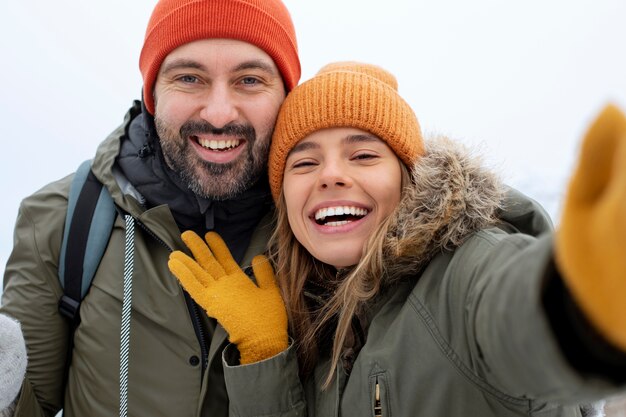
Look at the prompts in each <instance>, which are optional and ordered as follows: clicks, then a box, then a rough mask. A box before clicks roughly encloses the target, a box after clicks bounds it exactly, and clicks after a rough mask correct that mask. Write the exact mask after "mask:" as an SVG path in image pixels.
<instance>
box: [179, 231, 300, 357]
mask: <svg viewBox="0 0 626 417" xmlns="http://www.w3.org/2000/svg"><path fill="white" fill-rule="evenodd" d="M182 238H183V241H184V242H185V244H186V245H187V246H188V247H189V249H190V250H191V252H192V253H193V255H194V257H195V259H196V260H193V259H192V258H190V257H189V256H187V255H185V254H184V253H182V252H180V251H175V252H172V254H171V255H170V259H169V262H168V266H169V268H170V271H172V273H173V274H174V275H175V276H176V278H178V280H179V281H180V283H181V284H182V286H183V287H184V288H185V290H186V291H187V292H188V293H189V295H191V297H192V298H193V299H194V300H195V301H196V302H197V303H198V304H199V305H201V306H202V307H203V308H204V309H205V310H206V312H207V314H208V315H209V316H210V317H213V318H215V319H216V320H217V321H218V322H219V323H220V324H221V325H222V327H224V329H225V330H226V331H227V332H228V335H229V340H230V342H231V343H234V344H235V345H237V348H238V349H239V353H240V354H241V359H240V361H241V363H242V364H248V363H253V362H258V361H261V360H263V359H267V358H269V357H271V356H274V355H276V354H277V353H279V352H282V351H283V350H285V349H286V348H287V345H288V337H287V312H286V310H285V304H284V302H283V299H282V297H281V295H280V290H279V289H278V286H277V285H276V280H275V278H274V271H273V269H272V266H271V265H270V263H269V261H268V260H267V258H266V257H265V256H262V255H258V256H256V257H254V259H253V260H252V270H253V271H254V276H255V278H256V282H257V284H258V285H255V284H254V282H253V281H252V280H251V279H250V277H248V276H247V275H246V274H245V273H244V272H243V271H242V270H241V268H240V267H239V265H237V262H235V260H234V259H233V257H232V255H231V254H230V251H229V250H228V247H227V246H226V244H225V243H224V241H223V240H222V238H221V237H220V236H219V235H218V234H217V233H215V232H209V233H207V234H206V236H205V239H206V243H205V242H204V241H203V240H202V239H201V238H200V237H199V236H198V235H197V234H195V233H194V232H185V233H183V234H182ZM207 244H208V247H207Z"/></svg>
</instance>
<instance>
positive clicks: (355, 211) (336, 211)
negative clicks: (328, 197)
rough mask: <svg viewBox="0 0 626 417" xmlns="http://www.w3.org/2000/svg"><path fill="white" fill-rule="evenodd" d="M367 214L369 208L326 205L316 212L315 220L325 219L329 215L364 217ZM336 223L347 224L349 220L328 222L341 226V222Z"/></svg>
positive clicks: (331, 224)
mask: <svg viewBox="0 0 626 417" xmlns="http://www.w3.org/2000/svg"><path fill="white" fill-rule="evenodd" d="M366 214H367V209H364V208H361V207H350V206H339V207H326V208H323V209H319V210H317V211H316V212H315V220H324V219H325V218H326V217H328V216H344V215H351V216H358V217H363V216H365V215H366ZM335 223H341V224H346V223H347V221H340V222H329V223H327V225H329V226H340V225H339V224H335Z"/></svg>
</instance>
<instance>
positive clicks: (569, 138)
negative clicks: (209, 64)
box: [0, 0, 626, 272]
mask: <svg viewBox="0 0 626 417" xmlns="http://www.w3.org/2000/svg"><path fill="white" fill-rule="evenodd" d="M155 3H156V2H155V1H154V0H149V1H148V0H130V1H129V0H107V1H93V0H91V1H84V0H83V1H79V0H57V1H54V2H51V1H49V0H19V1H12V0H1V1H0V52H1V54H0V56H1V59H2V65H0V82H1V84H0V88H1V89H2V93H0V125H1V126H2V136H3V139H2V143H3V146H4V149H3V152H2V156H1V158H2V164H0V173H1V174H2V175H0V178H1V179H0V193H1V195H2V196H3V201H4V203H3V204H2V206H1V208H0V210H1V213H0V214H1V216H0V218H1V219H2V220H1V221H0V272H1V271H2V270H3V268H4V264H5V263H6V259H7V256H8V254H9V252H10V249H11V245H12V234H13V225H14V221H15V216H16V214H17V208H18V205H19V202H20V200H21V199H22V198H24V197H25V196H27V195H28V194H30V193H32V192H33V191H35V190H37V189H39V188H40V187H42V186H43V185H45V184H46V183H48V182H50V181H52V180H55V179H58V178H60V177H63V176H65V175H67V174H69V173H71V172H73V170H74V169H75V167H76V166H77V165H78V164H79V163H80V162H81V161H82V160H84V159H87V158H90V157H92V156H93V154H94V151H95V148H96V146H97V145H98V143H99V142H100V141H101V140H103V139H104V137H105V136H106V135H107V134H108V133H109V132H111V131H112V130H113V129H114V128H115V127H116V126H117V125H118V124H119V123H120V122H121V121H122V117H123V115H124V113H125V112H126V110H127V108H128V107H129V105H130V104H131V102H132V100H133V99H136V98H139V94H140V90H141V76H140V73H139V69H138V64H137V62H138V56H139V51H140V49H141V44H142V41H143V36H144V30H145V26H146V24H147V21H148V18H149V14H150V12H151V10H152V8H153V6H154V4H155ZM286 4H287V7H288V8H289V9H290V11H291V13H292V17H293V20H294V22H295V26H296V31H297V35H298V40H299V46H300V55H301V62H302V68H303V77H302V80H306V79H308V78H310V77H311V76H313V75H314V74H315V72H316V71H317V70H318V69H319V68H320V67H321V66H323V65H324V64H326V63H328V62H331V61H336V60H359V61H365V62H371V63H375V64H378V65H381V66H383V67H385V68H387V69H388V70H390V71H391V72H392V73H394V74H395V75H396V77H397V78H398V81H399V86H400V88H399V90H400V94H401V95H402V96H403V97H404V98H405V99H406V100H407V101H408V102H409V104H410V105H411V106H412V107H413V108H414V110H415V112H416V114H417V116H418V118H419V119H420V122H421V124H422V127H423V129H424V131H425V132H426V133H432V132H438V133H445V134H448V135H449V136H451V137H453V138H456V139H458V140H461V141H463V142H465V143H468V144H470V145H472V146H478V147H479V148H480V151H481V152H483V153H484V154H485V155H486V157H487V161H488V163H489V164H490V165H492V166H493V167H494V169H496V170H498V171H499V172H500V173H501V174H502V176H503V177H504V178H505V180H506V181H507V182H509V183H511V184H513V185H515V186H517V187H518V188H520V189H522V191H525V192H526V193H528V194H530V195H531V196H533V197H534V198H536V199H537V200H539V201H540V202H542V203H543V204H544V205H545V206H546V208H547V209H548V210H549V212H550V213H551V215H552V216H553V218H554V219H555V221H557V220H558V211H559V203H560V198H561V195H562V189H563V187H564V184H565V182H566V179H567V176H568V173H569V172H570V170H571V169H572V165H573V163H574V160H575V155H576V152H577V145H578V142H579V139H580V138H581V136H582V135H583V133H584V131H585V129H586V127H587V125H588V123H589V122H590V121H591V120H592V119H593V118H594V116H595V115H596V114H597V112H598V111H599V110H600V109H601V108H602V107H603V106H604V105H605V104H606V103H607V102H609V101H612V102H615V103H617V104H618V105H620V106H621V107H622V109H624V110H626V53H624V51H625V50H626V22H625V17H626V2H624V1H623V0H567V1H566V0H549V1H546V0H526V1H503V0H475V1H467V0H465V1H463V0H455V1H453V0H429V1H423V0H387V1H385V2H383V1H380V0H316V1H312V0H286ZM383 4H384V5H383Z"/></svg>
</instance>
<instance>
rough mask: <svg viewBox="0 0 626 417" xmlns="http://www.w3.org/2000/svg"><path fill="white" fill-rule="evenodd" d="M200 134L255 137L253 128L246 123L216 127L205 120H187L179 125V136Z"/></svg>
mask: <svg viewBox="0 0 626 417" xmlns="http://www.w3.org/2000/svg"><path fill="white" fill-rule="evenodd" d="M201 134H212V135H224V136H238V137H242V136H243V137H245V138H246V139H248V140H252V139H254V138H255V137H256V133H255V131H254V128H253V127H252V126H251V125H247V124H236V123H229V124H227V125H226V126H223V127H220V128H218V127H215V126H213V125H212V124H211V123H209V122H206V121H188V122H185V123H184V124H183V125H182V126H181V127H180V136H181V137H183V138H186V137H189V136H193V135H201Z"/></svg>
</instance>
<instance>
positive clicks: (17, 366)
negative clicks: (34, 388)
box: [0, 314, 27, 415]
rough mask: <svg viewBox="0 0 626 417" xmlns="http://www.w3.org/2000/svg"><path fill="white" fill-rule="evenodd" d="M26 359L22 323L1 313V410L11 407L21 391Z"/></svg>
mask: <svg viewBox="0 0 626 417" xmlns="http://www.w3.org/2000/svg"><path fill="white" fill-rule="evenodd" d="M26 360H27V359H26V344H25V342H24V336H22V330H21V329H20V324H19V323H18V322H17V321H15V320H13V319H12V318H10V317H9V316H5V315H4V314H0V410H4V409H5V408H7V407H9V405H11V403H12V402H13V401H14V400H15V398H16V397H17V394H18V393H19V392H20V387H21V386H22V381H23V380H24V374H25V373H26ZM10 415H12V414H10Z"/></svg>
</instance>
